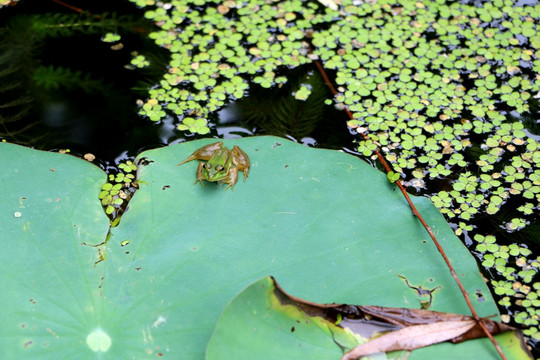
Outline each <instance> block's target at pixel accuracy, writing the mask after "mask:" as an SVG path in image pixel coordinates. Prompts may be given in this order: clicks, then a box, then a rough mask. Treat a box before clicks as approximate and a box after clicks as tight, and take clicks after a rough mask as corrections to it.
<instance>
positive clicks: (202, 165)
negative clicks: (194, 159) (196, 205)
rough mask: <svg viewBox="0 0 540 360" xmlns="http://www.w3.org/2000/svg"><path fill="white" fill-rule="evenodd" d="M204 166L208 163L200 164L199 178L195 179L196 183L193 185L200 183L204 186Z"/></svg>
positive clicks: (198, 168)
mask: <svg viewBox="0 0 540 360" xmlns="http://www.w3.org/2000/svg"><path fill="white" fill-rule="evenodd" d="M204 164H206V163H203V162H200V163H199V166H197V177H196V178H195V182H194V183H193V185H195V184H196V183H198V182H199V181H200V182H201V185H202V186H204V183H203V180H205V177H204V175H203V172H202V170H203V169H204Z"/></svg>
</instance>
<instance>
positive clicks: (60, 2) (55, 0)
mask: <svg viewBox="0 0 540 360" xmlns="http://www.w3.org/2000/svg"><path fill="white" fill-rule="evenodd" d="M52 1H54V2H55V3H57V4H59V5H62V6H65V7H67V8H68V9H71V10H73V11H76V12H78V13H82V12H84V10H83V9H81V8H78V7H76V6H73V5H69V4H66V3H65V2H63V1H60V0H52Z"/></svg>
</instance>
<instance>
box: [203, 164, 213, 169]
mask: <svg viewBox="0 0 540 360" xmlns="http://www.w3.org/2000/svg"><path fill="white" fill-rule="evenodd" d="M203 168H205V169H207V170H210V169H211V168H212V165H210V164H208V163H204V165H203Z"/></svg>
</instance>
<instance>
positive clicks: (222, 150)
mask: <svg viewBox="0 0 540 360" xmlns="http://www.w3.org/2000/svg"><path fill="white" fill-rule="evenodd" d="M191 160H206V161H207V162H200V163H199V166H198V167H197V178H196V180H195V183H194V184H196V183H197V182H199V181H200V182H201V185H203V186H204V184H203V180H206V181H210V182H216V181H217V182H219V183H222V184H223V183H224V184H227V187H226V188H225V189H224V190H227V189H228V188H229V187H230V188H231V190H234V184H236V181H237V180H238V171H243V172H244V182H246V178H247V177H248V174H249V167H250V162H249V157H248V156H247V154H246V153H245V152H244V151H243V150H242V149H240V148H239V147H238V146H236V145H235V146H234V147H233V148H232V150H229V149H228V148H226V147H223V142H221V141H220V142H217V143H213V144H210V145H206V146H203V147H202V148H200V149H199V150H197V151H195V152H194V153H193V154H191V155H190V156H189V157H188V158H187V159H186V160H184V161H182V162H181V163H180V164H178V165H177V166H179V165H182V164H184V163H186V162H188V161H191Z"/></svg>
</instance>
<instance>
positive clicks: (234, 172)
mask: <svg viewBox="0 0 540 360" xmlns="http://www.w3.org/2000/svg"><path fill="white" fill-rule="evenodd" d="M237 180H238V168H237V167H232V168H230V170H229V176H228V178H227V179H225V181H223V183H225V184H227V187H226V188H225V189H223V190H227V189H228V188H231V191H234V184H236V181H237Z"/></svg>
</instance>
